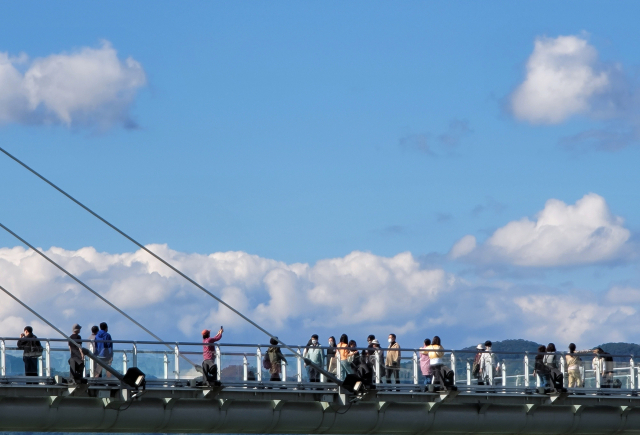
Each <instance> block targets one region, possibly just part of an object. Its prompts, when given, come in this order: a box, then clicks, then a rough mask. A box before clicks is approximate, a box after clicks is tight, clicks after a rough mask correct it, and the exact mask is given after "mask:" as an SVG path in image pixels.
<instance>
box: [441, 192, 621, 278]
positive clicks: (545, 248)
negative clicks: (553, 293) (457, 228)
mask: <svg viewBox="0 0 640 435" xmlns="http://www.w3.org/2000/svg"><path fill="white" fill-rule="evenodd" d="M630 235H631V234H630V231H629V230H628V229H626V228H625V227H624V226H623V219H622V218H621V217H618V216H614V215H613V214H611V212H610V211H609V207H608V206H607V203H606V202H605V200H604V198H602V197H601V196H599V195H596V194H595V193H590V194H587V195H585V196H584V197H583V198H582V199H580V200H578V201H577V202H576V203H575V205H567V204H565V203H564V202H562V201H559V200H557V199H550V200H548V201H547V203H546V204H545V207H544V209H543V210H542V211H540V212H539V213H538V214H537V216H536V219H535V220H534V221H532V220H530V219H529V218H526V217H525V218H522V219H521V220H518V221H512V222H509V223H508V224H507V225H505V226H504V227H502V228H499V229H498V230H496V231H495V232H494V233H493V235H491V237H489V239H487V240H486V241H485V242H484V243H483V244H482V245H480V246H479V247H477V248H476V249H473V250H470V249H469V248H470V247H471V246H472V243H471V239H470V236H465V237H463V238H462V239H461V240H460V241H459V242H458V243H456V244H455V245H454V247H453V248H452V251H451V252H452V256H454V254H458V255H457V257H462V258H467V259H469V260H471V261H476V262H487V263H491V262H501V263H510V264H515V265H519V266H538V267H544V266H567V265H577V264H592V263H598V262H605V261H611V260H613V259H616V258H618V257H619V256H620V255H621V254H622V253H623V250H624V247H625V243H626V242H627V241H628V240H629V237H630ZM465 252H466V254H464V253H465ZM454 258H456V257H455V256H454Z"/></svg>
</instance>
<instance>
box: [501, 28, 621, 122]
mask: <svg viewBox="0 0 640 435" xmlns="http://www.w3.org/2000/svg"><path fill="white" fill-rule="evenodd" d="M610 88H611V81H610V76H609V74H608V73H607V72H606V71H604V70H603V69H602V68H601V66H600V65H599V64H598V52H597V50H596V49H595V48H594V47H593V46H591V45H590V44H589V43H588V42H587V41H586V40H585V39H583V38H580V37H577V36H559V37H557V38H546V37H540V38H537V39H536V41H535V43H534V49H533V53H532V54H531V56H530V57H529V60H528V61H527V75H526V78H525V80H524V82H523V83H522V84H521V85H520V86H518V88H517V89H516V90H515V91H514V92H513V94H512V95H511V107H512V110H513V114H514V115H515V116H516V117H517V118H519V119H523V120H526V121H529V122H532V123H536V124H538V123H540V124H557V123H559V122H562V121H564V120H565V119H567V118H568V117H570V116H572V115H576V114H583V113H588V112H589V111H590V110H591V104H592V98H593V97H594V96H596V95H598V94H602V93H604V92H607V91H608V90H609V89H610Z"/></svg>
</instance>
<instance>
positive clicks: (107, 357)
mask: <svg viewBox="0 0 640 435" xmlns="http://www.w3.org/2000/svg"><path fill="white" fill-rule="evenodd" d="M108 331H109V326H108V325H107V324H106V323H105V322H102V323H100V331H98V333H97V334H96V351H95V354H96V357H97V358H98V359H100V361H101V362H102V363H104V364H106V365H108V366H110V365H111V363H112V362H113V343H112V342H111V334H109V332H108ZM105 371H106V370H105ZM101 376H102V367H101V366H98V367H96V373H95V377H96V378H99V377H101ZM107 377H108V378H110V377H111V373H109V372H108V371H107Z"/></svg>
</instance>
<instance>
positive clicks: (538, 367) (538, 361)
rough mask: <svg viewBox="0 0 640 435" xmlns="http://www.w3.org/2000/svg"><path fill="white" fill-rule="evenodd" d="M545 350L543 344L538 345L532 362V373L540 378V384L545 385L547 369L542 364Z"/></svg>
mask: <svg viewBox="0 0 640 435" xmlns="http://www.w3.org/2000/svg"><path fill="white" fill-rule="evenodd" d="M546 351H547V348H546V347H545V346H538V353H537V354H536V357H535V360H534V362H533V375H534V376H537V377H538V378H539V379H540V382H541V383H542V385H545V383H546V380H547V372H548V371H549V370H548V369H547V367H546V366H545V365H544V356H545V355H544V353H545V352H546Z"/></svg>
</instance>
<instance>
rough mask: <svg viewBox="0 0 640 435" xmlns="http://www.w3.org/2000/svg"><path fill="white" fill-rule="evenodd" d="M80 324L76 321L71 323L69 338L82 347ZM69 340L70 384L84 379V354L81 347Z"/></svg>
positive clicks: (81, 381)
mask: <svg viewBox="0 0 640 435" xmlns="http://www.w3.org/2000/svg"><path fill="white" fill-rule="evenodd" d="M81 329H82V326H80V325H78V324H77V323H76V324H75V325H73V327H72V328H71V330H72V331H73V334H71V335H70V336H69V338H70V339H71V340H73V341H75V342H76V343H78V344H79V345H80V347H82V337H80V330H81ZM71 340H69V351H70V352H71V356H70V358H69V374H70V378H69V383H70V384H73V383H75V384H81V383H83V379H84V354H83V352H82V349H79V348H78V346H76V345H75V344H74V343H72V342H71Z"/></svg>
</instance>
